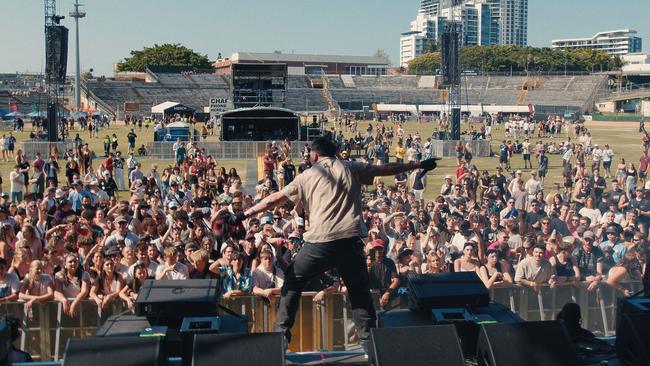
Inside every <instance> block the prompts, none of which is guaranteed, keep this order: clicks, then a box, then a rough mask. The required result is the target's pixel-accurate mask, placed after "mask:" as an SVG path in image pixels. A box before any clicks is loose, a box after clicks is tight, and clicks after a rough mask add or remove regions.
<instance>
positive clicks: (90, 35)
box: [0, 0, 650, 75]
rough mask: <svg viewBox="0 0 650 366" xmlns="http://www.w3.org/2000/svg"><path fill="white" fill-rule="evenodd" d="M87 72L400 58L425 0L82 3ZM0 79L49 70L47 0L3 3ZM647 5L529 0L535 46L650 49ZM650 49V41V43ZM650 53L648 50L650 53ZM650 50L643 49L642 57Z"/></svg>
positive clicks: (60, 0)
mask: <svg viewBox="0 0 650 366" xmlns="http://www.w3.org/2000/svg"><path fill="white" fill-rule="evenodd" d="M81 2H82V3H84V4H85V7H84V10H85V11H86V12H87V17H86V18H85V19H83V20H82V21H81V52H82V54H81V64H82V69H84V70H87V69H89V68H91V67H92V68H94V70H95V74H96V75H97V74H99V75H101V74H105V75H110V74H111V73H112V65H113V64H114V63H116V62H118V61H119V60H120V59H123V58H124V57H127V56H128V55H129V51H130V50H132V49H140V48H142V47H144V46H149V45H152V44H154V43H182V44H183V45H186V46H188V47H190V48H193V49H194V50H196V51H198V52H200V53H204V54H207V55H208V56H209V57H210V58H211V59H215V58H216V57H217V55H218V53H219V52H221V53H222V54H223V55H224V56H226V55H230V54H231V53H232V52H235V51H238V50H241V51H258V52H272V51H274V50H281V51H283V52H286V53H291V52H295V53H325V54H351V55H370V54H372V53H374V51H375V50H377V49H384V50H386V52H388V54H389V55H390V57H391V61H392V62H393V63H396V61H397V60H398V48H399V34H400V32H403V31H407V30H408V27H409V22H410V21H411V20H412V18H414V17H415V15H416V13H417V8H418V5H419V1H418V0H328V1H316V0H81ZM72 4H73V0H57V5H58V9H59V11H58V12H59V13H60V14H63V15H66V19H64V20H63V24H64V25H66V26H67V27H68V28H70V31H71V32H70V47H69V51H70V53H69V57H68V61H69V63H68V71H69V72H70V71H72V70H74V46H73V45H74V22H73V21H72V19H71V18H69V17H68V16H67V14H68V13H69V11H70V10H71V9H72ZM0 9H1V12H2V14H3V20H2V29H3V37H2V48H0V72H16V71H18V72H24V71H30V72H40V71H41V70H42V68H43V59H44V57H43V49H44V46H43V1H42V0H0ZM649 13H650V1H648V0H618V1H612V0H529V21H528V40H529V44H530V45H533V46H548V45H549V43H550V40H551V39H555V38H568V37H587V36H591V35H592V34H594V33H596V32H598V31H603V30H611V29H620V28H632V29H635V30H637V31H638V32H639V36H641V37H643V38H644V43H648V42H650V22H647V21H646V19H644V18H647V14H649ZM648 44H649V45H650V43H648ZM648 47H650V46H648ZM646 50H647V47H646V46H645V45H644V51H646Z"/></svg>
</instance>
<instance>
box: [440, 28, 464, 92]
mask: <svg viewBox="0 0 650 366" xmlns="http://www.w3.org/2000/svg"><path fill="white" fill-rule="evenodd" d="M459 40H460V33H459V31H458V28H457V26H456V24H453V23H452V24H448V25H447V27H446V29H445V32H444V33H443V34H442V35H441V36H440V74H441V76H442V83H441V84H442V85H445V86H449V85H459V84H460V71H459V68H458V67H459V55H460V52H459V47H460V44H459Z"/></svg>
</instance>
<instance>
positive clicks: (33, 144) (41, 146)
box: [20, 140, 76, 160]
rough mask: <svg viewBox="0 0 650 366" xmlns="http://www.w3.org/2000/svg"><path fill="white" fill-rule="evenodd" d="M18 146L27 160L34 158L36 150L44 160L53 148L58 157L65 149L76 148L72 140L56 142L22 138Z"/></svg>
mask: <svg viewBox="0 0 650 366" xmlns="http://www.w3.org/2000/svg"><path fill="white" fill-rule="evenodd" d="M20 148H21V149H22V150H23V154H25V157H26V158H27V159H29V160H31V159H34V158H35V157H36V153H37V152H38V153H40V154H41V157H42V158H43V159H44V160H46V159H47V157H48V156H49V155H50V152H51V151H52V149H53V148H56V151H57V152H58V154H59V158H60V157H62V156H63V154H65V152H66V151H68V150H70V149H73V150H74V149H75V148H76V145H75V142H74V141H73V140H67V141H58V142H48V141H39V140H24V141H21V142H20Z"/></svg>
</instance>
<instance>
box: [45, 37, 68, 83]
mask: <svg viewBox="0 0 650 366" xmlns="http://www.w3.org/2000/svg"><path fill="white" fill-rule="evenodd" d="M45 32H46V33H45V35H46V36H45V37H46V38H45V77H46V78H47V79H48V80H49V81H50V82H58V83H60V84H63V83H65V75H66V73H67V68H68V28H66V27H64V26H62V25H51V26H47V27H46V30H45Z"/></svg>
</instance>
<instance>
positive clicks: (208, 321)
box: [180, 316, 245, 366]
mask: <svg viewBox="0 0 650 366" xmlns="http://www.w3.org/2000/svg"><path fill="white" fill-rule="evenodd" d="M220 326H221V318H219V317H217V316H213V317H205V318H185V319H183V324H182V325H181V329H180V336H181V344H182V347H183V350H182V359H183V365H184V366H190V365H191V364H192V352H193V350H194V336H195V335H196V334H217V333H219V332H220V329H219V328H220ZM244 333H245V332H244Z"/></svg>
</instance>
